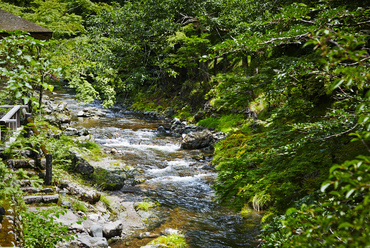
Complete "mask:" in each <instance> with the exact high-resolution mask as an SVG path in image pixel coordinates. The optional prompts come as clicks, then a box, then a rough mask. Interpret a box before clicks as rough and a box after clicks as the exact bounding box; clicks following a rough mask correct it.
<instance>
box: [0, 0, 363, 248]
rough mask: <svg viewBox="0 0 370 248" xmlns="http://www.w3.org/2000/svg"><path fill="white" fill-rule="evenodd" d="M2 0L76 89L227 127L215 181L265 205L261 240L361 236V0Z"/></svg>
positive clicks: (221, 195)
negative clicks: (32, 26) (36, 32)
mask: <svg viewBox="0 0 370 248" xmlns="http://www.w3.org/2000/svg"><path fill="white" fill-rule="evenodd" d="M8 2H9V3H8ZM13 2H14V1H4V0H3V1H2V2H0V8H2V9H4V10H7V11H9V12H12V13H15V14H18V15H20V16H22V17H24V18H26V19H29V20H31V21H33V22H35V23H38V24H40V25H43V26H45V27H48V28H50V29H52V30H53V31H54V38H53V40H54V41H53V43H51V44H49V45H47V46H44V49H43V52H44V53H46V52H49V53H52V57H51V60H50V61H51V63H52V64H50V65H48V66H49V67H50V68H61V71H60V73H61V74H60V76H62V78H63V80H66V81H67V82H68V83H69V84H70V85H71V86H72V87H76V88H77V92H78V95H77V97H78V98H79V99H81V100H84V101H92V100H93V99H101V100H102V101H103V104H104V106H106V107H109V106H112V104H114V102H115V101H116V100H117V99H119V100H121V101H131V102H133V103H134V105H133V106H134V107H136V108H147V109H151V110H161V109H165V108H167V107H172V108H174V109H175V110H176V111H177V114H178V115H179V116H181V117H188V119H189V120H190V121H200V122H199V124H201V125H204V126H207V127H212V128H215V129H217V130H222V131H227V132H229V135H228V137H227V138H226V139H225V140H224V141H222V142H220V143H219V144H218V145H217V146H216V148H215V159H214V163H215V164H216V165H217V169H218V171H219V176H218V179H217V182H216V184H215V186H214V187H215V189H216V191H217V194H218V200H219V201H220V202H221V203H223V204H226V205H228V206H230V207H232V208H234V209H236V210H245V209H247V208H248V207H249V206H253V207H254V208H255V209H258V210H266V212H265V218H264V221H265V222H266V223H269V224H268V225H267V226H266V227H265V229H264V234H263V240H264V241H265V242H264V244H263V245H264V246H266V247H270V246H285V247H299V246H301V245H302V244H305V246H312V247H365V246H367V245H369V241H368V240H370V239H369V233H370V232H369V231H370V230H368V229H369V217H368V214H369V210H368V209H369V196H370V194H369V193H370V192H369V176H368V170H369V168H370V157H369V156H370V154H369V153H370V148H369V140H370V112H369V106H370V91H369V90H370V86H369V78H370V73H369V58H370V37H369V34H370V18H369V16H370V13H369V12H370V9H369V7H368V2H367V1H357V0H355V1H350V2H349V1H340V0H323V1H306V0H302V1H293V0H284V1H274V0H262V1H252V0H208V1H198V0H197V1H183V0H162V1H155V0H150V1H149V0H147V1H119V2H118V3H116V2H111V1H105V2H104V3H102V2H99V3H98V2H96V1H89V0H68V1H61V0H45V1H43V0H35V1H33V2H31V3H30V2H28V1H22V0H19V1H16V5H17V6H14V5H13V4H12V3H13ZM2 48H3V47H2ZM12 54H14V53H12ZM15 55H16V56H19V54H17V53H15ZM1 56H4V55H3V54H2V55H1ZM39 57H40V56H39ZM2 58H3V57H2ZM27 58H29V57H26V58H25V62H27V63H28V62H30V61H31V60H27ZM2 61H4V60H3V59H2ZM34 64H35V63H34ZM41 64H42V63H41ZM7 65H9V64H7ZM13 68H15V67H13ZM17 68H19V67H17ZM37 68H39V69H36V70H39V72H41V75H43V74H42V73H43V72H44V71H45V69H43V68H40V67H37ZM50 70H51V69H50ZM3 72H7V73H8V74H4V73H3ZM3 72H2V77H3V79H4V78H5V81H4V82H6V84H7V85H8V89H9V90H11V91H12V90H13V86H12V85H13V84H14V82H13V81H11V80H9V79H11V77H12V75H13V74H9V73H10V72H9V71H4V70H3ZM17 73H18V74H19V72H17ZM52 73H54V74H55V75H57V74H56V73H57V71H53V72H52ZM18 74H17V75H18ZM6 79H7V80H8V81H6ZM27 80H28V78H27ZM29 80H31V81H32V82H40V81H37V80H36V81H35V79H32V78H30V79H29ZM38 84H39V83H34V86H32V85H30V88H33V89H36V88H37V87H36V86H37V85H38ZM41 85H42V86H44V88H46V89H47V88H48V87H47V85H43V84H41ZM17 92H18V90H17V89H15V91H14V92H13V95H14V96H15V97H17V98H20V97H27V96H26V95H24V94H22V93H20V94H18V95H16V94H17ZM144 100H145V101H144ZM143 103H145V104H143ZM194 114H197V115H195V116H194V117H192V116H193V115H194Z"/></svg>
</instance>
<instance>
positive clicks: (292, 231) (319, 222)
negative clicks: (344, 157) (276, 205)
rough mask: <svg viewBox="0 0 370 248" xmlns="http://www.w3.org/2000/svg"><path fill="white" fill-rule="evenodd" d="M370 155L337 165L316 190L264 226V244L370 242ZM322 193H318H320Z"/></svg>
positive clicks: (357, 244) (364, 244) (348, 244)
mask: <svg viewBox="0 0 370 248" xmlns="http://www.w3.org/2000/svg"><path fill="white" fill-rule="evenodd" d="M369 169H370V158H369V157H365V156H359V157H358V158H357V159H355V160H351V161H346V162H344V163H343V164H340V165H334V166H333V167H331V169H330V176H329V180H328V181H326V182H324V183H323V184H322V187H321V190H322V191H323V192H328V193H327V194H316V196H311V197H310V198H307V199H306V200H304V201H303V202H302V201H301V202H299V204H297V206H298V207H297V208H291V209H288V210H287V212H286V214H285V215H283V216H280V217H276V218H275V220H274V221H273V222H272V223H271V224H269V225H267V226H266V227H265V229H264V235H263V237H264V239H265V243H264V245H263V247H299V246H305V247H367V246H369V244H370V243H369V237H368V235H369V230H368V229H369V218H368V216H369V197H370V194H369V193H370V191H369V185H368V182H369V180H370V178H369V176H368V175H369ZM318 196H319V197H318Z"/></svg>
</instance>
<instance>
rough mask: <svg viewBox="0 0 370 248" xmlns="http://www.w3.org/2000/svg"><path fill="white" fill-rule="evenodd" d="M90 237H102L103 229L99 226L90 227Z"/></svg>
mask: <svg viewBox="0 0 370 248" xmlns="http://www.w3.org/2000/svg"><path fill="white" fill-rule="evenodd" d="M90 235H91V236H93V237H103V227H102V226H101V225H99V224H95V225H92V226H91V227H90Z"/></svg>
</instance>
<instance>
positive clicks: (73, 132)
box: [63, 127, 78, 136]
mask: <svg viewBox="0 0 370 248" xmlns="http://www.w3.org/2000/svg"><path fill="white" fill-rule="evenodd" d="M63 133H64V135H66V136H76V135H78V130H77V129H76V128H72V127H67V128H66V129H65V130H64V132H63Z"/></svg>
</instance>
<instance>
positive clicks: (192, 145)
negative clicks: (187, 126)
mask: <svg viewBox="0 0 370 248" xmlns="http://www.w3.org/2000/svg"><path fill="white" fill-rule="evenodd" d="M213 142H214V137H213V134H212V133H211V131H209V130H207V129H205V130H203V131H200V132H191V133H189V134H185V135H184V136H183V139H182V141H181V148H182V149H189V150H190V149H200V148H204V147H207V146H210V145H212V144H213Z"/></svg>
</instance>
